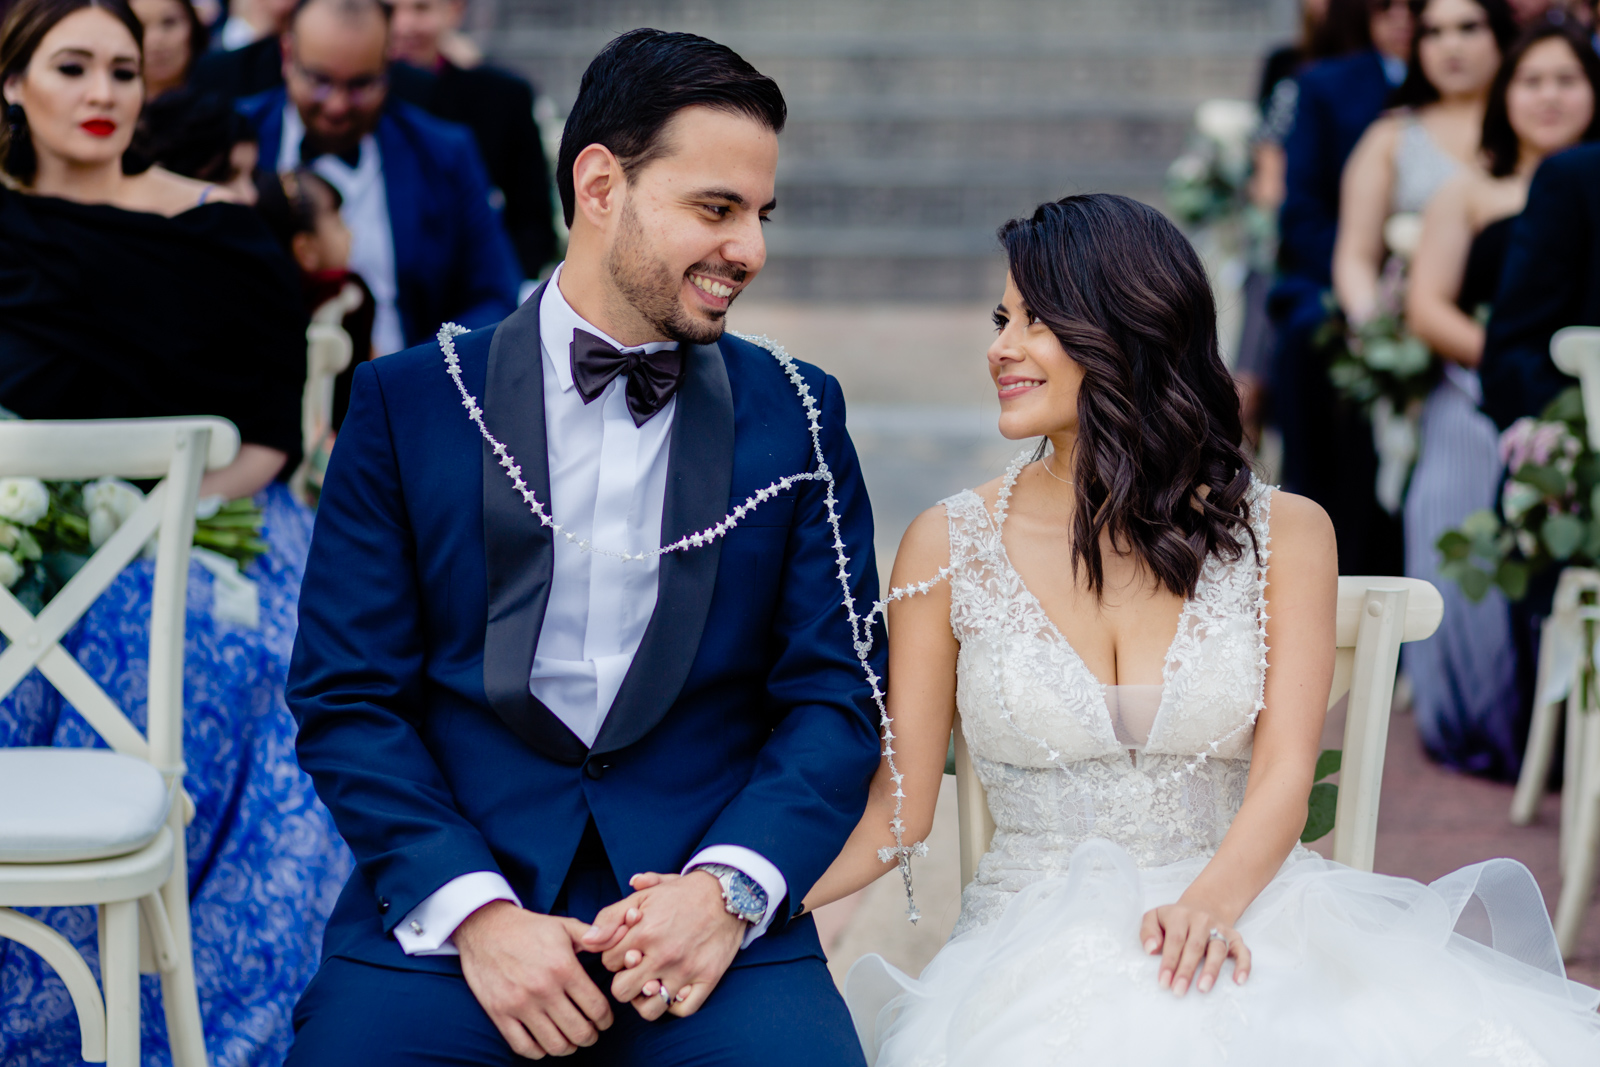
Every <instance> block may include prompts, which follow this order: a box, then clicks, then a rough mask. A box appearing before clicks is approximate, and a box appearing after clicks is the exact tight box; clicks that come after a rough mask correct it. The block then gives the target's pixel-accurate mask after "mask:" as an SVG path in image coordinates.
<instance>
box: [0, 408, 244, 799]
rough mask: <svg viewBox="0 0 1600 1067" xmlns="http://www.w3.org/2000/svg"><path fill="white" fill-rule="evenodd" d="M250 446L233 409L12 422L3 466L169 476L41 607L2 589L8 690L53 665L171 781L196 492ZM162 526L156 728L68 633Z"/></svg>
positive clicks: (101, 727) (154, 627)
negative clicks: (101, 677) (224, 413)
mask: <svg viewBox="0 0 1600 1067" xmlns="http://www.w3.org/2000/svg"><path fill="white" fill-rule="evenodd" d="M238 451H239V432H238V431H237V430H236V429H234V427H233V424H232V423H230V422H228V421H226V420H225V419H218V418H210V417H202V418H177V419H102V420H94V421H81V422H80V421H59V422H57V421H40V422H29V421H9V422H0V477H31V478H39V479H42V480H46V481H87V480H90V479H94V478H100V477H107V476H110V477H118V478H128V479H150V478H161V481H160V483H159V484H157V485H156V487H155V488H154V489H152V490H151V491H150V493H149V495H147V496H146V497H145V499H144V501H143V503H141V504H140V505H139V507H138V508H137V509H136V510H135V511H134V512H133V514H132V515H130V516H128V518H127V519H126V520H125V521H124V522H123V523H122V525H121V526H120V527H118V529H117V531H116V533H114V534H113V535H112V536H111V537H110V539H109V540H107V541H106V543H105V544H103V545H102V546H100V548H99V549H98V550H97V551H96V552H95V553H94V555H93V556H91V557H90V559H89V561H88V562H87V563H85V564H84V566H83V568H82V569H81V570H79V571H78V573H77V574H76V575H74V576H73V577H72V579H71V580H70V581H69V582H67V584H66V585H65V586H63V587H62V588H61V590H60V591H59V592H58V593H57V594H56V595H55V597H54V598H53V599H52V600H51V601H50V603H48V604H46V605H45V607H44V609H43V610H42V611H40V612H39V614H38V615H37V616H34V615H33V614H31V613H30V612H29V611H28V609H27V608H25V607H23V606H22V604H21V602H19V601H18V600H17V598H16V597H14V596H12V595H11V592H10V590H7V589H4V588H0V634H4V636H5V638H6V640H7V642H9V645H8V647H7V648H6V650H5V651H4V652H3V653H0V698H4V697H5V696H6V695H7V694H8V693H10V692H11V690H13V689H15V688H16V686H17V683H19V682H21V681H22V679H23V678H25V677H26V676H27V674H28V672H29V671H30V670H32V669H33V668H34V667H37V668H38V669H39V671H40V673H41V674H43V675H44V676H45V677H46V678H48V679H49V680H50V682H51V683H52V684H53V685H54V686H55V687H56V689H57V690H59V691H60V693H61V695H62V696H64V697H65V698H66V699H67V701H68V702H69V703H71V704H72V706H73V707H74V708H75V709H76V710H77V712H78V714H80V715H82V716H83V718H84V719H85V720H87V721H88V723H89V725H91V726H92V727H94V729H95V732H97V733H98V734H99V735H100V736H101V737H102V738H104V739H105V741H106V743H107V744H108V745H110V746H111V747H112V748H113V749H114V750H116V751H118V752H121V753H124V754H126V755H130V756H135V757H138V758H140V759H144V760H148V761H149V762H150V763H152V764H154V765H155V766H156V768H157V769H159V770H160V771H161V772H162V773H163V774H165V775H167V776H168V778H169V780H171V779H173V778H175V777H177V776H179V775H181V774H182V771H183V642H184V606H185V600H186V595H187V591H188V582H189V549H190V546H191V544H192V542H193V541H194V523H195V503H196V500H197V499H198V497H199V493H200V478H201V475H202V474H203V473H204V472H205V471H206V470H208V469H209V470H215V469H218V468H220V467H225V466H227V465H228V463H230V462H231V461H232V460H233V457H234V456H235V455H236V454H237V453H238ZM154 534H159V535H160V541H159V543H158V547H157V550H156V569H155V584H154V591H153V596H152V599H151V605H150V665H149V696H148V699H149V713H148V718H147V727H146V733H145V734H141V733H140V732H139V730H138V729H137V728H136V727H135V726H134V725H133V723H132V722H131V721H130V720H129V719H128V717H127V715H126V714H125V713H124V712H123V709H122V708H120V707H118V706H117V704H116V702H115V701H113V700H112V699H111V698H110V697H109V696H108V695H107V694H106V692H105V690H104V689H102V688H100V686H99V684H98V683H96V682H95V681H94V679H92V678H90V677H89V675H88V673H87V672H85V671H84V669H83V668H82V667H81V666H79V664H78V661H77V660H76V659H74V658H73V657H72V656H71V655H70V654H69V653H68V652H67V651H66V650H65V649H63V648H62V647H61V645H60V640H61V637H62V636H63V635H64V634H65V633H66V632H67V630H69V629H70V628H71V627H72V625H73V624H74V623H75V622H77V621H78V619H79V618H80V617H82V615H83V613H84V612H86V611H88V610H89V607H90V606H91V605H92V604H93V603H94V601H95V600H96V598H98V597H99V596H100V594H101V593H102V592H104V591H105V589H106V587H107V586H108V585H110V584H111V582H112V581H113V580H114V579H115V578H116V576H117V575H118V574H120V573H121V572H122V569H123V568H124V567H126V566H127V565H128V563H129V561H130V560H132V559H133V558H134V557H135V556H137V555H138V554H139V553H140V552H141V551H142V550H143V548H144V546H145V543H146V542H148V541H149V540H150V538H151V536H152V535H154Z"/></svg>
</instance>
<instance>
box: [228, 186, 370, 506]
mask: <svg viewBox="0 0 1600 1067" xmlns="http://www.w3.org/2000/svg"><path fill="white" fill-rule="evenodd" d="M255 184H256V190H257V193H258V196H257V199H256V210H257V211H258V212H260V214H261V215H262V217H263V218H264V219H265V220H266V223H267V226H268V228H269V229H271V230H272V232H273V234H274V236H276V237H277V239H278V242H279V244H281V245H282V246H283V248H284V250H285V251H286V252H287V253H288V254H289V255H290V256H292V257H293V258H294V261H295V263H296V264H297V265H298V266H299V267H300V281H301V285H302V288H303V291H304V293H305V300H306V307H307V308H309V309H310V310H311V325H310V327H309V329H308V330H307V332H306V356H307V370H308V373H309V374H311V375H312V376H313V377H314V379H316V380H320V381H323V382H326V381H327V378H326V377H324V376H325V375H328V374H334V375H335V377H334V378H333V384H332V389H331V391H330V392H329V393H325V394H323V395H322V396H320V397H319V396H316V395H314V394H312V393H309V392H308V393H307V400H306V406H305V408H304V409H303V414H302V420H303V430H304V433H305V459H304V460H303V461H302V462H301V466H300V469H298V470H296V471H295V472H294V475H293V476H292V477H291V478H290V488H291V489H292V490H294V492H295V494H296V495H297V496H298V497H300V499H301V500H303V501H305V503H307V504H308V505H311V506H315V502H316V500H317V498H318V496H320V495H321V490H322V475H323V472H324V471H325V470H326V469H327V465H328V456H329V454H330V453H331V452H332V451H333V441H334V437H335V436H336V435H337V433H338V430H339V426H340V425H341V424H342V423H343V422H344V414H345V410H346V409H347V408H348V407H349V406H350V383H351V380H352V379H353V378H354V376H355V365H356V363H358V362H362V361H365V360H368V359H371V358H372V357H373V355H374V354H375V353H374V352H373V348H372V321H373V316H374V314H375V313H376V310H377V305H376V304H375V303H374V302H373V299H372V291H371V290H370V289H368V288H367V284H366V282H364V281H362V280H361V276H360V275H358V274H355V273H353V272H352V271H351V270H350V268H349V263H350V230H349V228H348V227H346V226H345V224H344V220H343V219H342V218H340V217H339V208H340V206H341V205H342V203H343V197H341V196H340V195H339V191H338V190H337V189H335V188H334V187H333V186H332V185H330V184H328V182H327V181H326V180H324V179H323V178H321V177H319V176H318V175H317V174H314V173H313V172H311V171H310V170H307V169H305V168H303V167H302V168H299V169H297V170H293V171H288V172H286V173H283V174H272V173H267V172H263V171H258V172H257V173H256V177H255ZM346 339H348V342H349V345H348V347H346V344H345V342H346ZM341 368H342V369H341ZM324 388H326V387H325V386H324Z"/></svg>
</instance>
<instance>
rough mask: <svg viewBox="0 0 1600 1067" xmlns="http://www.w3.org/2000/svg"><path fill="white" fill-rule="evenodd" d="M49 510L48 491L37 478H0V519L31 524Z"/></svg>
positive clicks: (20, 523) (18, 523)
mask: <svg viewBox="0 0 1600 1067" xmlns="http://www.w3.org/2000/svg"><path fill="white" fill-rule="evenodd" d="M49 510H50V491H49V490H48V489H46V488H45V487H44V483H43V482H41V481H40V480H39V479H37V478H0V519H9V520H10V521H12V522H14V523H16V524H17V525H18V526H32V525H33V524H34V523H36V522H38V521H39V520H40V519H42V518H44V516H45V512H47V511H49Z"/></svg>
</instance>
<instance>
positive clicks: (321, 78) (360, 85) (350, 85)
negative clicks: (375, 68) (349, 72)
mask: <svg viewBox="0 0 1600 1067" xmlns="http://www.w3.org/2000/svg"><path fill="white" fill-rule="evenodd" d="M290 65H291V66H292V67H293V68H294V72H295V74H296V75H297V76H298V77H299V78H301V79H302V80H304V81H305V82H306V83H307V84H309V85H310V86H311V99H312V100H314V101H316V102H317V103H319V104H325V103H327V102H328V100H329V98H330V97H332V96H333V94H334V93H343V94H344V95H345V97H346V98H347V99H349V101H350V102H351V103H352V104H355V105H357V106H361V105H363V104H371V103H373V102H375V101H376V100H377V99H378V98H379V97H380V96H382V95H383V92H384V90H385V89H387V88H388V87H389V76H388V75H387V74H383V73H379V74H363V75H361V76H359V77H355V78H344V79H340V78H330V77H328V76H327V75H326V74H323V73H321V72H319V71H315V70H310V69H308V68H306V67H305V66H304V65H302V64H301V62H300V61H299V60H298V59H295V60H291V63H290Z"/></svg>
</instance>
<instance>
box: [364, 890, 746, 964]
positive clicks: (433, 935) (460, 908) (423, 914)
mask: <svg viewBox="0 0 1600 1067" xmlns="http://www.w3.org/2000/svg"><path fill="white" fill-rule="evenodd" d="M751 877H752V878H753V877H755V876H754V875H751ZM494 900H509V901H511V903H513V904H515V905H516V906H517V907H519V908H520V907H522V901H520V900H518V899H517V895H516V894H515V893H513V892H512V891H511V884H510V883H509V882H507V881H506V880H505V877H504V876H503V875H501V874H500V873H499V872H498V871H473V872H472V873H471V874H463V875H461V876H460V877H457V878H452V879H450V881H448V882H446V883H445V884H444V885H442V886H440V887H439V888H438V889H435V890H434V891H433V892H432V893H431V894H430V895H429V896H428V897H427V899H425V900H424V901H423V902H422V903H421V904H418V905H417V906H416V907H414V908H412V909H411V911H410V912H409V913H408V914H407V915H406V917H405V918H404V919H401V920H400V925H399V926H396V927H395V928H394V939H395V940H396V941H398V942H400V947H401V948H403V949H405V953H406V955H407V956H459V955H460V954H461V953H460V952H459V951H458V950H457V949H456V946H455V944H454V943H453V942H451V940H450V939H451V938H452V937H453V936H455V932H456V927H458V926H460V925H461V924H462V923H463V922H465V921H466V918H467V916H468V915H471V914H472V913H473V912H475V911H477V910H478V909H479V908H481V907H483V906H484V905H485V904H488V903H489V902H490V901H494Z"/></svg>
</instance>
